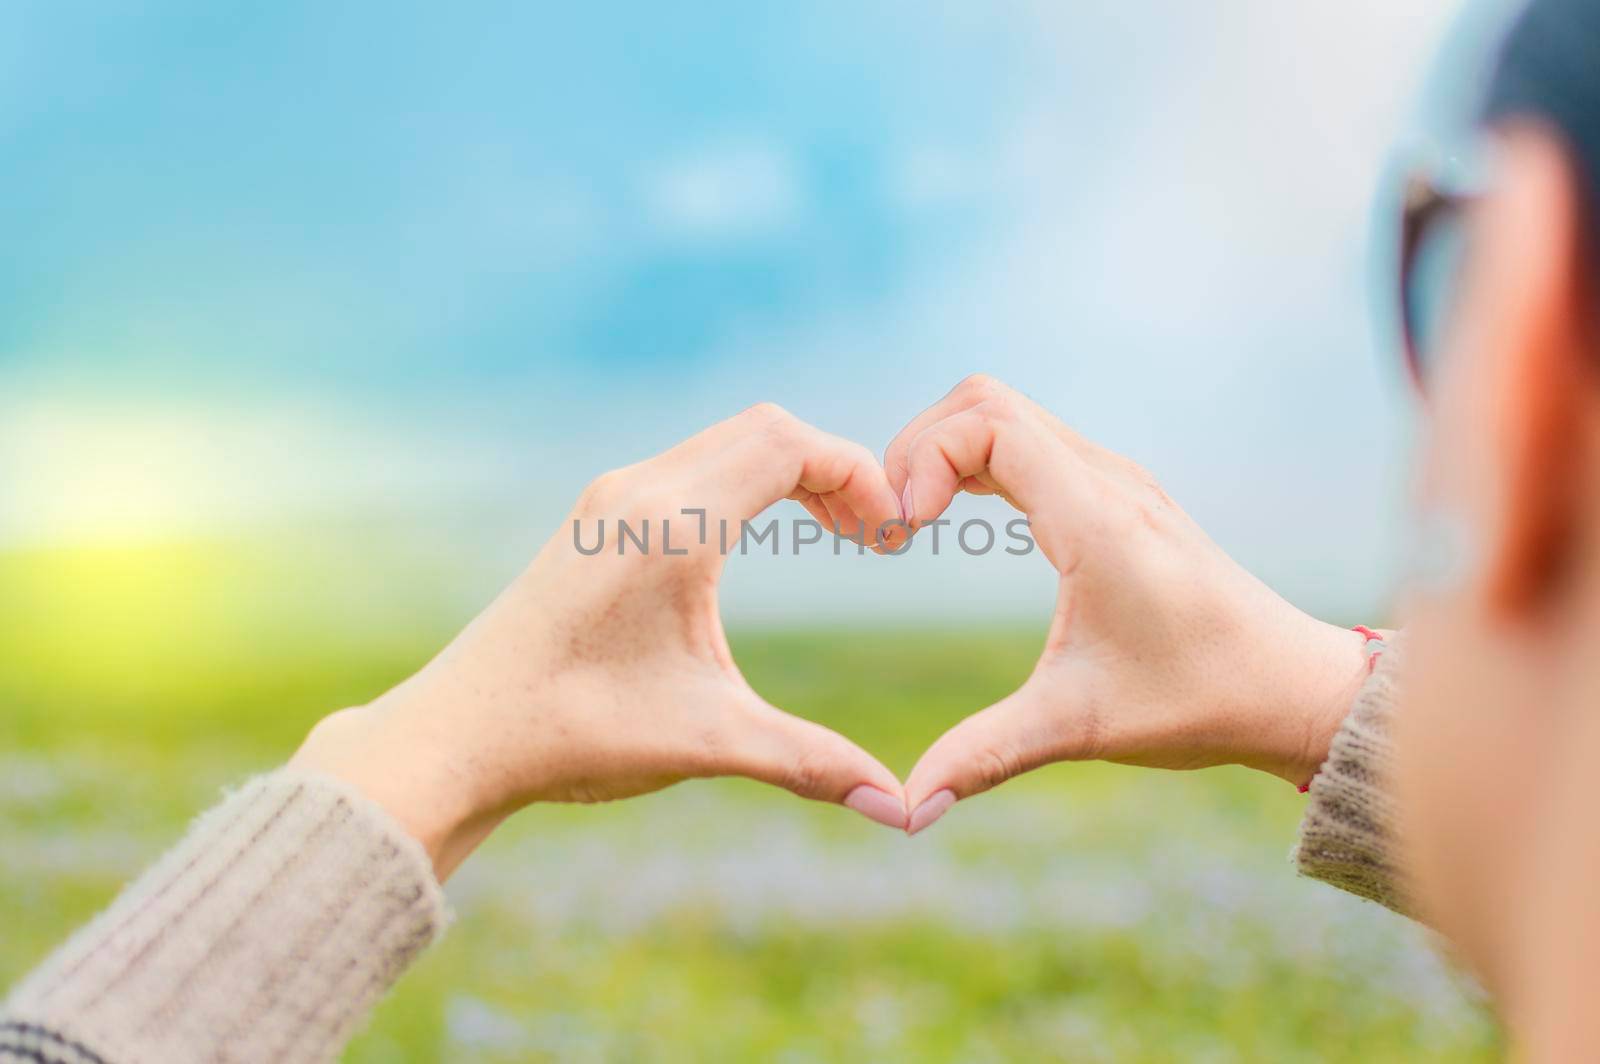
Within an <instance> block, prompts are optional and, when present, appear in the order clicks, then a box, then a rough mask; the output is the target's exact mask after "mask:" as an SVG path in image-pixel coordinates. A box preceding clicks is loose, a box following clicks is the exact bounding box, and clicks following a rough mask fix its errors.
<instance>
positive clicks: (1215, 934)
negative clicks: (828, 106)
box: [0, 544, 1501, 1064]
mask: <svg viewBox="0 0 1600 1064" xmlns="http://www.w3.org/2000/svg"><path fill="white" fill-rule="evenodd" d="M315 562H316V564H315V565H309V564H308V563H307V562H306V561H305V559H304V558H303V557H300V556H297V554H296V552H295V550H294V549H293V548H292V546H284V545H280V546H279V547H277V548H274V549H271V550H268V549H263V548H251V547H244V546H239V545H219V544H211V545H186V546H181V547H149V548H138V549H134V548H129V549H124V550H99V551H89V550H77V551H34V552H28V553H16V552H14V553H11V554H0V854H3V855H4V860H3V863H0V982H4V983H9V982H11V981H12V980H14V979H15V978H16V977H18V976H19V975H21V974H22V973H23V972H24V971H25V970H27V969H28V967H30V966H31V965H32V964H34V963H35V962H37V961H38V960H39V959H40V958H41V957H42V956H43V955H44V954H45V953H46V952H47V951H48V950H49V948H50V947H51V945H52V944H54V943H55V942H57V941H59V940H60V939H61V938H62V937H63V936H65V935H66V934H67V933H68V932H69V931H70V930H71V929H72V928H73V927H74V926H75V925H76V924H78V923H79V922H81V921H82V920H84V919H85V918H86V917H88V916H89V915H90V914H92V913H93V912H94V911H95V910H96V909H97V908H98V907H100V906H102V905H103V904H105V903H106V902H107V901H108V900H109V899H110V898H111V896H112V895H113V894H114V892H115V891H116V889H117V887H118V885H119V884H120V883H122V882H123V881H124V880H126V879H127V878H128V877H129V876H131V875H133V874H134V873H136V872H137V871H138V869H139V868H140V867H141V865H142V864H143V863H144V862H146V861H148V860H149V859H150V858H152V857H153V856H154V855H155V854H156V853H158V852H159V851H160V850H161V849H162V848H163V847H164V846H166V845H167V844H169V843H170V842H171V841H173V840H174V839H175V837H176V836H177V835H178V834H179V833H180V832H181V830H182V828H183V825H184V823H185V821H186V819H187V818H188V817H189V816H191V815H192V814H194V813H195V812H197V811H199V810H200V809H201V808H203V807H204V806H206V805H207V804H209V803H210V802H212V801H213V800H215V797H216V796H217V793H218V789H219V788H220V787H221V786H223V785H224V784H226V783H228V782H229V781H236V780H238V779H240V778H242V777H244V776H246V775H248V774H250V773H252V772H257V771H261V770H264V769H267V768H270V767H271V766H273V765H274V764H275V763H276V762H279V761H281V760H282V759H283V758H284V757H285V756H286V755H287V754H288V753H289V752H290V751H291V750H292V749H293V747H294V745H295V744H296V742H297V741H298V739H299V737H300V736H301V735H302V734H303V733H304V731H305V729H306V728H307V727H308V726H309V725H310V724H311V723H312V722H313V721H314V720H315V719H316V718H317V717H318V716H319V715H321V714H322V713H324V712H326V711H328V710H330V709H333V708H336V707H338V706H341V705H345V704H350V703H354V702H358V701H361V700H364V699H365V698H367V697H370V696H372V695H373V694H376V693H377V692H378V691H380V690H381V689H382V688H383V687H384V686H385V685H386V684H388V683H391V682H393V681H394V680H396V679H398V678H400V677H401V676H402V675H404V674H405V673H406V672H407V671H408V670H410V669H413V668H415V667H416V666H417V665H419V664H420V663H421V662H422V661H423V660H424V659H425V658H426V657H427V656H428V654H429V653H431V652H432V650H433V649H435V648H436V647H437V646H438V645H439V643H440V641H441V640H442V639H444V638H445V637H447V636H448V634H449V633H450V632H451V631H452V630H453V628H454V627H455V626H456V625H458V624H460V623H461V622H463V621H464V620H465V619H466V616H467V615H468V614H467V612H466V607H465V605H464V601H465V600H466V599H468V598H470V596H464V595H461V594H458V593H454V592H448V593H447V591H446V590H442V589H448V588H449V586H450V581H448V580H445V579H442V578H435V579H431V580H429V581H419V580H417V579H414V578H413V577H414V573H415V569H414V568H411V569H409V570H404V571H406V572H407V577H408V582H407V583H406V584H405V585H404V586H403V587H402V586H396V585H395V584H394V582H393V581H392V579H391V578H390V577H389V576H386V575H385V574H386V573H388V574H391V575H392V574H393V573H394V572H398V571H402V570H401V569H399V568H398V567H391V566H390V565H389V564H388V560H387V559H384V558H382V557H381V556H378V557H375V556H373V555H365V556H362V555H360V554H352V555H351V556H350V557H349V558H346V559H344V560H343V561H339V560H336V559H331V558H328V557H325V556H316V558H315ZM356 574H359V575H356ZM435 577H437V574H435ZM1041 635H1042V633H1039V632H1033V631H1029V630H1009V631H998V632H996V631H989V632H982V633H979V632H963V631H955V630H945V631H934V630H929V631H910V630H907V631H900V632H894V633H888V634H886V633H883V632H873V633H871V634H868V633H866V632H850V631H740V630H735V631H734V633H733V642H734V650H735V653H736V656H737V657H738V659H739V661H740V663H741V665H742V666H743V667H744V668H745V671H746V673H747V675H748V676H749V678H750V680H751V682H752V683H753V684H754V685H755V686H756V687H757V688H758V689H759V690H760V691H761V692H762V693H763V694H764V695H766V696H767V697H768V698H769V699H771V700H772V701H774V702H776V703H778V704H780V705H783V706H785V707H787V708H789V709H791V710H792V711H794V712H797V713H800V714H803V715H806V716H809V717H812V718H814V719H816V720H819V721H822V722H824V723H827V724H829V725H831V726H833V727H835V728H837V729H839V730H840V731H842V732H844V733H845V734H847V735H850V736H851V737H853V738H855V739H857V740H858V741H860V742H861V743H863V744H864V745H865V746H867V747H868V748H869V749H871V750H873V751H875V752H877V753H879V754H880V756H882V757H883V758H884V760H885V761H886V762H887V763H888V764H889V766H890V767H891V768H894V769H895V770H897V771H901V772H904V771H905V770H907V769H909V767H910V766H911V764H912V763H913V762H914V761H915V759H916V756H917V754H918V753H919V752H920V751H921V750H922V749H923V748H924V747H925V746H926V745H927V743H928V742H929V741H930V740H931V739H932V738H934V737H935V736H937V735H938V734H939V733H940V732H941V731H942V730H943V729H944V728H946V727H948V726H949V725H950V724H951V723H953V722H954V721H956V720H958V719H959V718H960V717H962V716H963V715H965V714H966V713H968V712H970V711H972V710H973V709H975V708H978V707H980V706H982V705H984V704H985V703H987V702H988V701H991V700H993V699H994V698H996V697H998V696H999V695H1001V694H1003V693H1005V692H1006V691H1007V690H1008V689H1009V688H1011V687H1012V686H1014V685H1015V684H1016V683H1017V682H1018V681H1019V680H1020V679H1021V678H1022V677H1023V676H1024V675H1026V673H1027V670H1028V667H1029V664H1030V661H1031V659H1032V657H1033V655H1034V653H1035V652H1036V650H1037V647H1038V644H1039V640H1040V638H1041ZM1301 802H1302V800H1301V799H1300V798H1299V797H1298V796H1297V795H1295V794H1294V793H1293V791H1292V790H1291V789H1288V788H1285V787H1284V786H1283V785H1282V784H1280V783H1277V782H1276V781H1273V780H1269V779H1266V778H1264V777H1263V778H1255V777H1254V776H1252V775H1251V774H1249V773H1246V772H1243V771H1231V770H1216V771H1210V772H1204V773H1192V774H1169V773H1155V772H1143V771H1138V770H1132V769H1122V768H1116V767H1111V766H1104V765H1080V766H1056V767H1054V768H1051V769H1047V770H1044V771H1042V772H1039V773H1036V774H1034V775H1033V776H1031V777H1029V778H1027V779H1024V780H1021V781H1017V782H1015V783H1012V784H1008V785H1007V786H1006V787H1004V788H1002V789H1001V790H999V791H997V792H995V793H993V794H990V795H987V796H984V797H983V798H981V799H978V800H975V801H972V802H970V803H964V804H963V805H962V806H960V807H958V808H957V809H956V810H955V811H953V812H952V813H951V814H950V815H949V816H948V817H947V818H946V819H945V821H943V822H941V823H940V824H939V826H938V827H937V828H936V829H934V830H932V831H930V832H928V833H927V834H926V835H924V836H921V837H919V838H916V839H905V838H902V837H899V836H896V835H893V834H891V833H889V832H886V831H884V830H883V829H881V828H877V827H875V826H873V825H871V824H868V823H867V822H865V821H863V820H861V819H860V818H858V817H856V816H854V815H853V814H851V813H849V812H847V811H843V810H839V809H835V808H830V807H823V806H817V805H812V804H808V803H802V802H799V801H797V800H795V799H792V798H789V797H787V796H786V795H782V794H779V793H776V792H773V791H770V790H767V789H764V788H762V787H760V786H757V785H755V784H750V783H745V782H741V781H718V782H709V783H695V784H688V785H684V786H680V787H678V788H674V789H672V790H669V791H667V792H664V793H662V794H659V795H654V796H651V797H648V798H645V799H641V800H636V801H633V802H628V803H624V804H621V805H617V806H610V807H603V808H566V807H544V808H535V809H532V810H529V811H526V812H524V813H522V814H521V815H519V816H518V817H516V818H515V819H513V820H512V821H511V823H510V824H509V825H508V826H507V827H506V828H505V829H504V830H503V831H502V832H501V833H500V834H498V835H497V836H496V837H495V838H493V839H492V840H491V841H490V843H489V844H488V845H487V846H486V847H485V848H484V849H483V850H482V851H480V853H479V854H478V855H476V856H475V857H474V858H473V860H472V861H470V862H469V863H468V864H467V866H466V867H465V868H464V869H463V870H462V871H461V873H460V874H459V875H458V876H457V877H456V878H455V879H454V880H453V881H452V882H451V884H450V887H449V894H450V896H451V899H452V903H453V905H454V906H455V909H456V912H457V923H456V926H455V927H454V929H453V930H452V931H451V933H450V934H449V936H448V937H447V938H446V939H445V940H444V942H443V943H442V944H441V945H440V946H439V947H438V948H436V949H435V950H434V951H433V952H431V953H430V954H429V955H427V956H426V957H425V958H424V959H423V960H422V962H421V963H420V964H419V965H418V966H417V967H416V968H415V970H413V971H412V972H411V973H410V974H409V975H408V976H407V977H406V979H405V980H404V981H403V983H402V984H401V985H400V987H399V988H398V990H397V991H396V992H395V993H394V994H393V995H392V996H391V997H390V998H389V999H388V1000H387V1001H386V1002H385V1003H384V1004H383V1005H382V1007H381V1008H380V1009H379V1010H378V1012H377V1015H376V1017H375V1019H374V1021H373V1023H372V1025H371V1027H370V1029H369V1030H368V1031H367V1032H366V1033H364V1034H363V1035H362V1036H361V1037H360V1038H359V1039H358V1041H357V1042H356V1043H355V1044H354V1045H353V1047H352V1048H351V1050H350V1052H349V1054H348V1058H347V1059H349V1060H352V1061H362V1062H377V1061H410V1060H419V1061H431V1060H444V1061H521V1060H533V1061H542V1060H552V1061H554V1060H561V1061H568V1060H571V1061H745V1060H749V1061H783V1062H791V1064H800V1062H807V1061H832V1060H861V1059H869V1060H881V1061H917V1062H923V1061H928V1062H941V1061H962V1062H968V1061H1050V1060H1061V1061H1099V1060H1116V1061H1122V1060H1130V1061H1143V1060H1149V1061H1173V1060H1179V1061H1273V1062H1293V1061H1362V1062H1372V1061H1432V1060H1439V1061H1445V1060H1448V1061H1472V1060H1493V1059H1498V1057H1499V1055H1500V1051H1501V1044H1500V1036H1499V1033H1498V1030H1497V1028H1496V1027H1495V1025H1494V1023H1493V1021H1492V1019H1491V1018H1490V1017H1489V1015H1488V1014H1487V1012H1486V1011H1485V1010H1484V1009H1483V1008H1482V1007H1481V1006H1480V1005H1479V1004H1477V1003H1476V1001H1475V997H1474V995H1473V993H1472V991H1471V989H1470V986H1469V985H1468V984H1467V983H1466V982H1465V981H1464V980H1462V979H1460V978H1459V977H1457V976H1455V975H1453V974H1452V973H1451V971H1450V970H1449V968H1448V967H1447V966H1446V965H1445V964H1444V963H1443V962H1442V961H1440V960H1439V959H1438V958H1437V956H1436V954H1435V952H1434V950H1433V948H1432V947H1431V946H1430V944H1429V942H1428V940H1427V937H1426V936H1425V934H1424V933H1422V932H1421V931H1419V930H1418V929H1417V928H1415V927H1414V926H1412V925H1409V924H1408V923H1406V922H1405V921H1403V920H1400V919H1399V918H1397V917H1393V916H1391V915H1390V914H1388V913H1386V912H1384V911H1382V910H1380V909H1378V908H1377V907H1375V906H1371V905H1367V904H1363V903H1360V902H1357V901H1355V900H1353V899H1351V898H1348V897H1345V896H1343V895H1340V894H1338V893H1337V892H1335V891H1333V890H1331V889H1329V888H1327V887H1325V886H1323V885H1321V884H1316V883H1311V882H1308V881H1304V880H1299V879H1297V878H1296V877H1295V876H1294V873H1293V870H1292V868H1291V867H1290V865H1289V864H1288V862H1287V860H1286V854H1287V851H1288V849H1289V846H1290V844H1291V843H1292V841H1293V835H1294V827H1295V823H1296V821H1297V819H1298V815H1299V811H1300V807H1301Z"/></svg>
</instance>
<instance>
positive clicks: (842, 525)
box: [820, 493, 872, 543]
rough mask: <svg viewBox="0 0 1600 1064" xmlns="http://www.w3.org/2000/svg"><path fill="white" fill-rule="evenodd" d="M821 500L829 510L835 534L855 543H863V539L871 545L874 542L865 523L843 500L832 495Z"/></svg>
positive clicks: (829, 517)
mask: <svg viewBox="0 0 1600 1064" xmlns="http://www.w3.org/2000/svg"><path fill="white" fill-rule="evenodd" d="M820 498H821V499H822V505H823V506H824V507H826V508H827V511H828V519H829V522H830V527H831V528H832V529H833V531H834V532H835V533H837V534H838V535H841V536H843V537H844V538H845V539H848V540H850V541H851V542H854V543H859V542H861V541H862V539H863V538H865V539H866V541H867V542H869V543H870V542H871V541H872V537H871V535H869V534H868V532H867V529H866V527H865V522H863V521H862V520H861V518H860V517H858V516H857V515H856V512H855V511H854V510H852V509H850V507H849V505H848V504H846V503H845V501H844V500H843V499H841V498H839V496H837V495H834V494H831V493H830V494H827V495H823V496H820Z"/></svg>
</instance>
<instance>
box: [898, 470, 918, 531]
mask: <svg viewBox="0 0 1600 1064" xmlns="http://www.w3.org/2000/svg"><path fill="white" fill-rule="evenodd" d="M900 519H901V520H903V521H904V522H905V523H906V527H907V528H910V527H911V524H912V522H914V521H915V520H916V514H915V513H913V512H912V510H911V481H909V480H908V481H906V486H905V488H904V489H902V490H901V492H900Z"/></svg>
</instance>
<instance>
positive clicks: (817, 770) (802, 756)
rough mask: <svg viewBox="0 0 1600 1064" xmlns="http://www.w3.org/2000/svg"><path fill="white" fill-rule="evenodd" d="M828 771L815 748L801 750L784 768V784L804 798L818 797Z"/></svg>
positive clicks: (786, 787)
mask: <svg viewBox="0 0 1600 1064" xmlns="http://www.w3.org/2000/svg"><path fill="white" fill-rule="evenodd" d="M826 780H827V771H826V768H825V766H824V765H823V764H822V760H821V758H820V757H819V756H818V754H817V752H816V751H814V750H801V751H800V752H799V753H798V754H796V755H795V757H794V760H793V761H791V762H790V763H789V765H788V766H787V768H786V769H785V770H784V777H783V786H784V788H785V789H786V790H789V791H793V792H794V793H795V794H798V795H800V796H801V797H803V798H816V797H819V796H820V795H821V793H822V788H823V784H824V782H825V781H826Z"/></svg>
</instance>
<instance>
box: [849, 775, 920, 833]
mask: <svg viewBox="0 0 1600 1064" xmlns="http://www.w3.org/2000/svg"><path fill="white" fill-rule="evenodd" d="M844 804H845V805H847V806H849V807H850V808H851V809H854V810H855V811H856V812H858V813H860V814H861V815H862V816H864V817H866V818H867V819H868V820H875V821H877V822H878V823H880V824H882V825H883V826H884V827H886V828H900V829H902V830H903V829H904V828H905V826H906V807H905V803H904V802H902V801H900V799H898V798H896V797H894V796H893V795H890V794H887V793H885V792H883V791H880V790H878V788H876V787H874V786H872V785H871V784H867V783H863V784H862V785H861V786H859V787H857V788H856V789H855V790H853V791H851V792H850V793H849V794H848V795H846V796H845V800H844Z"/></svg>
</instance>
